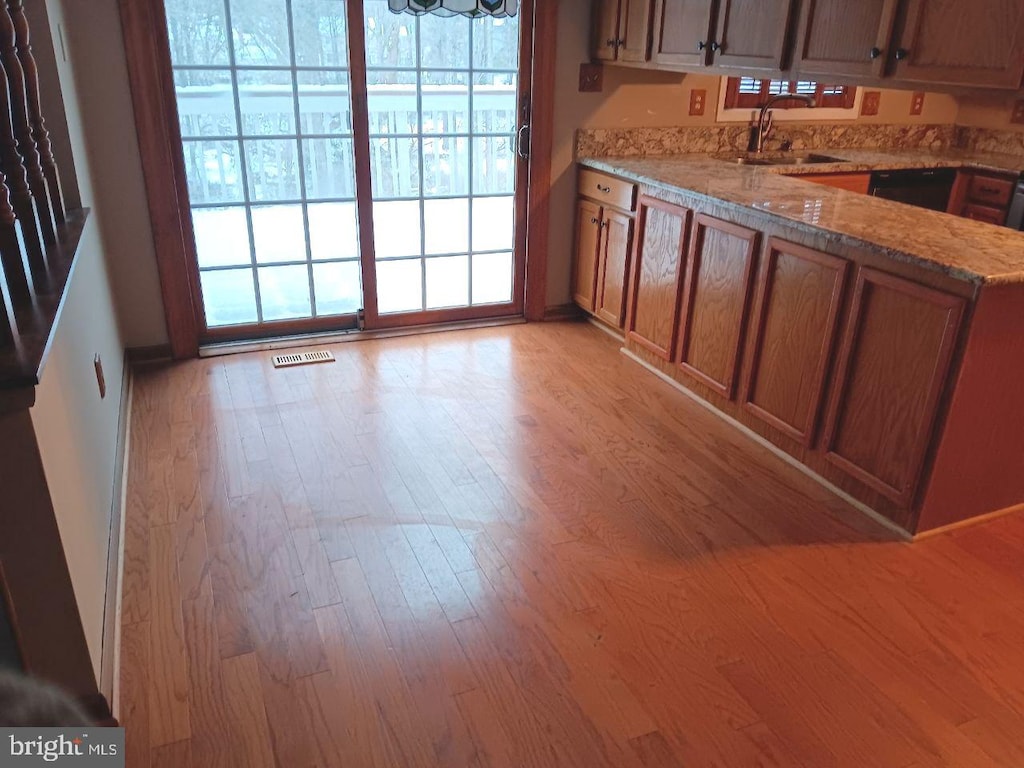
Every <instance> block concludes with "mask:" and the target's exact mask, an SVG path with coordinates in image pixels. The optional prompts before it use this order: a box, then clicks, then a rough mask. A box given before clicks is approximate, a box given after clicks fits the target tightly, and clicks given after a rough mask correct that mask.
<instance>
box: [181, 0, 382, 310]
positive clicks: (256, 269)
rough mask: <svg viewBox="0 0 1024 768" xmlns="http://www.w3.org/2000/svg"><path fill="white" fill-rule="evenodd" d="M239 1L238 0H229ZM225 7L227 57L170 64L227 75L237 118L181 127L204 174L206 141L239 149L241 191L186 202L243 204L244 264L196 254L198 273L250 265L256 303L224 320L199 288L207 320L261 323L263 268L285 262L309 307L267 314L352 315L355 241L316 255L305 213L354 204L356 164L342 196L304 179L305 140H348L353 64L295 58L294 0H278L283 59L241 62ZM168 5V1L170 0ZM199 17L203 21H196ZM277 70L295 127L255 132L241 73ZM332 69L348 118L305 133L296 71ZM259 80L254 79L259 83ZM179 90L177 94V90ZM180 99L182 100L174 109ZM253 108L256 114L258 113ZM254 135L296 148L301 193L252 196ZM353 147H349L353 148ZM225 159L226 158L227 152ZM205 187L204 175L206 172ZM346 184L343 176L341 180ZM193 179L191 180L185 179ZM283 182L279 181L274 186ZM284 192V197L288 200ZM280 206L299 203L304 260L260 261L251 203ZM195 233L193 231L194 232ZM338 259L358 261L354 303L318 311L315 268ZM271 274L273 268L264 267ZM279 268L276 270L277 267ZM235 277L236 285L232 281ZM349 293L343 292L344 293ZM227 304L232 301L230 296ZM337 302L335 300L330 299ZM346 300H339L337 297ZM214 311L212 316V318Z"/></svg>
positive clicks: (200, 206)
mask: <svg viewBox="0 0 1024 768" xmlns="http://www.w3.org/2000/svg"><path fill="white" fill-rule="evenodd" d="M234 2H235V3H236V4H237V3H238V0H234ZM221 4H222V8H223V12H224V24H223V27H224V30H223V31H224V32H225V34H226V40H227V42H226V45H225V48H226V56H227V61H226V62H222V61H217V62H213V63H209V64H206V63H200V64H191V63H190V64H177V63H175V62H173V61H172V70H173V71H174V72H175V73H177V72H183V73H188V72H196V71H200V70H205V71H210V72H225V73H227V74H228V76H229V82H230V87H231V92H232V98H231V101H232V112H233V114H232V122H233V123H234V132H233V134H220V133H217V132H215V133H214V134H213V135H208V134H203V133H202V132H201V131H198V132H194V133H192V132H187V131H185V130H183V134H184V144H185V146H186V147H188V146H190V145H198V147H199V148H200V149H201V150H202V153H203V154H202V156H203V161H202V164H203V169H202V171H201V172H200V173H201V174H206V172H207V166H208V165H209V163H208V162H207V161H206V159H205V158H206V154H207V150H206V148H205V147H206V146H209V145H210V144H217V143H227V142H231V143H233V144H234V148H233V149H234V151H235V152H236V153H237V158H238V159H237V174H238V176H239V177H240V182H241V185H240V189H239V190H238V194H237V196H229V197H228V198H227V199H224V200H215V201H210V202H205V201H202V202H197V203H193V204H191V206H190V207H191V209H192V210H193V211H202V210H211V212H212V210H213V209H216V210H218V211H220V210H223V211H230V210H232V209H241V210H243V211H244V218H245V227H246V230H247V233H246V236H247V241H248V242H247V246H248V259H247V262H248V263H246V264H244V265H243V263H242V262H241V261H238V262H234V263H232V264H229V265H211V264H206V265H204V264H203V263H202V258H201V259H200V265H199V272H200V276H201V277H202V276H203V275H206V274H211V275H212V274H213V273H226V272H229V271H230V270H231V269H232V268H233V269H235V270H238V269H239V268H247V269H248V271H249V272H250V280H251V287H252V299H253V303H254V306H253V307H252V308H251V309H252V311H253V313H254V316H249V315H246V316H245V317H244V318H240V319H239V318H236V319H233V320H232V319H228V320H226V321H222V320H218V319H217V317H216V314H217V312H216V307H213V306H209V303H208V302H209V299H208V298H207V295H206V294H207V293H208V292H207V291H205V290H204V302H206V303H208V306H207V308H206V309H207V318H208V325H209V326H210V327H214V326H224V325H235V324H250V323H252V322H255V323H263V322H265V321H266V320H267V318H266V316H265V315H266V308H265V306H264V296H263V293H264V291H263V286H261V283H260V270H261V269H262V270H275V269H277V268H283V267H292V268H295V267H298V266H303V267H305V274H306V277H305V281H304V282H305V284H306V299H307V300H308V302H309V304H308V310H305V309H302V310H299V311H295V309H294V308H289V307H285V308H284V314H283V315H279V316H278V317H273V318H270V319H300V318H307V317H317V316H322V315H330V314H351V313H354V312H355V311H356V310H357V309H358V307H359V306H361V305H362V299H361V291H360V289H359V288H358V284H359V282H361V275H360V273H359V270H358V264H359V256H358V243H356V244H355V245H353V246H352V251H353V255H352V256H351V257H343V258H317V259H316V260H314V259H313V252H312V248H313V245H312V239H313V238H312V233H311V231H310V215H309V204H310V203H349V202H352V203H353V209H354V199H355V198H354V187H355V180H354V166H351V165H350V168H349V171H350V172H351V176H352V178H351V179H349V180H348V185H349V189H351V190H352V194H350V195H344V196H340V197H339V196H313V197H310V196H309V193H308V190H307V179H306V157H305V150H306V141H312V140H322V141H325V142H327V141H334V140H342V141H348V142H350V143H351V142H352V125H351V110H352V106H351V80H350V79H348V78H349V71H350V68H349V67H348V66H347V64H348V62H346V66H311V65H299V64H298V62H297V56H298V50H297V46H296V34H295V16H294V13H293V0H285V1H284V4H283V8H282V10H283V12H284V19H283V21H284V22H285V24H286V25H287V40H288V47H289V56H288V61H287V63H281V64H274V65H253V64H244V63H243V64H240V63H239V62H238V54H237V51H236V47H237V45H238V39H237V37H236V34H235V31H236V26H235V23H234V20H233V18H232V12H233V10H234V9H233V8H232V2H231V0H221ZM169 5H170V3H169ZM337 8H338V9H339V10H340V12H341V13H343V14H347V4H346V3H339V4H338V6H337ZM200 23H202V22H200ZM344 23H345V24H347V23H348V20H347V18H346V19H344ZM174 47H175V46H174V45H173V44H172V58H173V54H174V50H173V49H174ZM344 49H345V50H346V52H347V41H346V42H345V45H344ZM275 72H276V73H281V74H282V75H283V76H285V77H286V78H287V81H288V87H289V89H290V91H291V93H290V100H291V106H290V119H291V120H293V121H294V131H293V132H290V133H287V132H286V133H282V132H280V131H277V132H271V131H266V132H262V133H252V132H248V131H246V130H245V120H244V115H245V112H244V111H243V109H242V95H241V92H242V89H243V87H244V84H243V83H242V82H241V78H240V76H239V75H240V74H244V73H275ZM300 72H302V73H318V72H322V73H334V74H342V75H344V76H345V77H346V78H347V79H348V82H347V83H345V84H343V85H341V86H339V90H344V91H345V95H344V96H343V97H342V98H344V102H343V104H342V106H341V108H340V113H341V114H342V115H345V116H347V118H348V124H347V125H345V126H342V130H340V131H338V132H335V133H323V132H320V131H317V132H309V133H308V134H307V133H305V132H304V131H303V122H302V109H301V103H300V95H301V91H300V82H299V73H300ZM258 87H259V86H256V89H258ZM179 96H180V94H179ZM180 104H181V102H180V101H179V109H180ZM256 114H257V115H258V114H260V113H258V112H257V113H256ZM255 142H294V144H293V147H292V148H291V149H292V150H293V151H294V157H295V158H296V162H297V165H296V166H295V168H294V175H295V179H294V183H295V185H296V186H297V188H298V189H297V191H298V196H297V197H296V196H294V195H292V196H282V195H281V194H280V192H278V193H277V194H276V196H275V195H273V194H272V195H271V196H270V197H266V198H261V196H260V195H255V196H254V190H255V187H254V183H253V182H254V180H253V179H252V178H251V167H252V166H251V160H252V159H253V158H252V153H253V152H255V151H256V148H254V147H253V146H252V145H253V144H254V143H255ZM219 151H221V152H222V150H217V149H214V150H212V153H213V155H214V160H213V161H211V162H216V164H217V165H218V166H222V165H223V160H224V156H223V155H221V156H220V157H218V152H219ZM350 154H351V153H350ZM228 159H229V160H230V157H228ZM260 170H261V171H263V172H265V171H266V169H265V168H262V167H261V169H260ZM276 170H277V174H278V175H279V176H280V175H281V168H280V166H278V167H277V169H276ZM223 180H224V179H223V173H222V174H221V182H222V186H223ZM203 181H204V188H205V185H206V182H207V180H206V179H204V180H203ZM343 183H344V182H343ZM190 186H191V184H190ZM279 188H280V185H279ZM285 198H286V199H285ZM285 206H293V207H298V208H299V209H300V211H301V222H302V231H303V235H302V242H303V243H304V248H303V249H302V250H303V253H302V258H301V260H289V259H285V260H281V259H280V258H272V259H265V260H263V261H261V260H260V259H259V258H258V252H257V242H256V232H257V226H256V222H255V220H254V219H255V217H254V208H255V209H271V208H275V207H277V208H282V207H285ZM353 236H354V237H357V236H358V235H357V231H356V230H354V231H353ZM197 239H198V238H197ZM340 264H352V265H354V266H355V267H356V269H355V270H354V275H355V280H356V290H355V296H354V306H351V307H349V306H345V307H344V308H340V309H339V308H338V307H337V306H336V308H335V309H336V311H333V312H320V311H318V307H317V291H316V280H315V275H314V271H315V269H316V268H318V267H321V266H323V267H328V266H330V265H340ZM267 274H272V273H269V272H268V273H267ZM277 274H281V273H280V272H278V273H277ZM203 282H204V288H205V287H206V281H203ZM237 287H238V286H237V284H236V285H235V288H237ZM346 293H347V292H346ZM346 300H347V301H348V303H353V302H352V300H351V299H349V298H348V297H346ZM229 303H230V302H229ZM335 303H336V304H337V302H335ZM342 303H344V301H343V302H342ZM211 310H212V314H213V315H214V317H212V318H211Z"/></svg>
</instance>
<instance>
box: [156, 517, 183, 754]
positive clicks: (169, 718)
mask: <svg viewBox="0 0 1024 768" xmlns="http://www.w3.org/2000/svg"><path fill="white" fill-rule="evenodd" d="M175 538H176V536H175V528H174V525H173V524H169V525H161V526H157V527H156V528H152V529H150V539H149V561H150V564H151V568H152V574H151V579H150V601H151V603H152V606H153V608H152V611H151V616H152V618H151V620H150V633H149V646H150V653H149V661H150V674H149V680H148V688H149V739H150V744H151V745H152V746H155V747H158V746H162V745H164V744H171V743H173V742H175V741H181V740H183V739H187V738H189V737H190V736H191V726H190V723H189V704H188V660H187V657H186V649H185V643H184V640H183V632H182V620H181V590H180V588H179V585H178V560H177V554H176V546H175V544H176V542H175Z"/></svg>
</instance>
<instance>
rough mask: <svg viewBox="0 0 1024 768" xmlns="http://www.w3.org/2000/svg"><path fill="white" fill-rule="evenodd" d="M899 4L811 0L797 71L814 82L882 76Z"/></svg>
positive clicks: (801, 35) (805, 15)
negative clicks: (850, 76)
mask: <svg viewBox="0 0 1024 768" xmlns="http://www.w3.org/2000/svg"><path fill="white" fill-rule="evenodd" d="M896 6H897V0H859V1H858V2H855V3H851V2H850V0H805V2H804V4H803V11H802V13H801V14H800V28H799V31H798V32H797V39H796V46H795V47H794V51H793V68H794V69H796V70H798V71H799V72H800V74H801V76H805V77H807V78H808V79H817V78H825V77H833V76H838V77H842V76H844V75H859V76H863V77H872V76H873V77H881V76H882V75H883V74H884V72H885V63H886V61H887V60H888V57H889V55H890V50H889V45H890V42H891V39H892V26H893V21H894V20H895V19H896Z"/></svg>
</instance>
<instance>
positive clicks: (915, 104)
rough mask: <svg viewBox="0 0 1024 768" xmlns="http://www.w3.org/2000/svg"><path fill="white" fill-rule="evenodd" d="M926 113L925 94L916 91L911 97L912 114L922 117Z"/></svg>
mask: <svg viewBox="0 0 1024 768" xmlns="http://www.w3.org/2000/svg"><path fill="white" fill-rule="evenodd" d="M923 111H924V92H923V91H914V95H913V96H911V97H910V114H912V115H920V114H921V112H923Z"/></svg>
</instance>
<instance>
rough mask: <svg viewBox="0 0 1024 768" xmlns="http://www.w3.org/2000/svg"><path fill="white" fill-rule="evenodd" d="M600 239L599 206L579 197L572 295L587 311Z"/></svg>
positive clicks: (590, 309) (591, 308) (590, 307)
mask: <svg viewBox="0 0 1024 768" xmlns="http://www.w3.org/2000/svg"><path fill="white" fill-rule="evenodd" d="M600 240H601V206H600V205H598V204H597V203H593V202H591V201H590V200H584V199H580V200H579V201H578V202H577V203H576V269H575V274H574V276H573V290H572V297H573V300H574V301H575V302H576V303H577V304H578V305H579V306H580V307H582V308H583V309H585V310H586V311H587V312H593V311H594V294H595V292H596V290H597V256H598V246H599V244H600Z"/></svg>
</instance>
